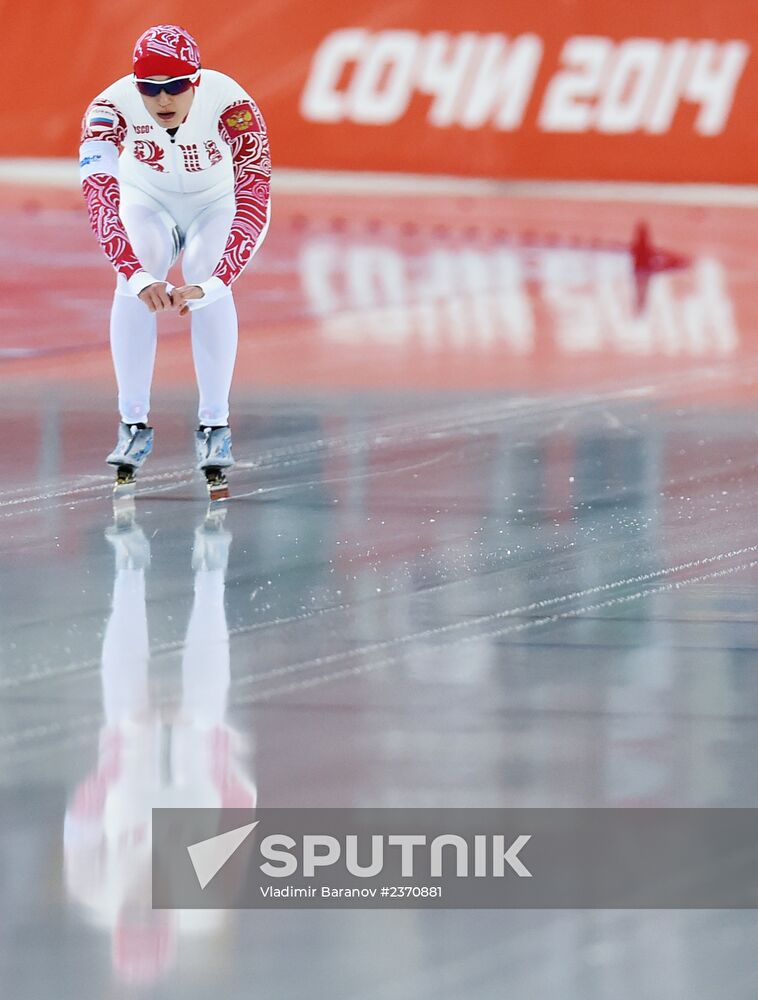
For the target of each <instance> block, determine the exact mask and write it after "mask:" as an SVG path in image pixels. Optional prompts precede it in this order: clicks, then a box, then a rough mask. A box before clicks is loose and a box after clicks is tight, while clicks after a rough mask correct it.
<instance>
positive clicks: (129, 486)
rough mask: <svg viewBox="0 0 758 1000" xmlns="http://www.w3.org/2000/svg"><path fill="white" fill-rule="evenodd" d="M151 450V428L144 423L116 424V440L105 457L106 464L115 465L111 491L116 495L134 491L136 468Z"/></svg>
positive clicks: (139, 466)
mask: <svg viewBox="0 0 758 1000" xmlns="http://www.w3.org/2000/svg"><path fill="white" fill-rule="evenodd" d="M152 450H153V428H152V427H147V426H146V425H145V424H125V423H123V422H122V423H120V424H119V425H118V441H117V442H116V447H115V448H114V449H113V451H112V452H111V453H110V455H109V456H108V457H107V458H106V460H105V461H106V462H107V463H108V465H115V466H116V482H115V483H114V485H113V492H114V493H115V494H116V495H119V496H123V495H129V494H132V493H133V492H134V488H135V484H136V482H137V470H138V469H140V468H141V467H142V464H143V462H144V461H145V459H146V458H147V456H148V455H149V454H150V452H151V451H152Z"/></svg>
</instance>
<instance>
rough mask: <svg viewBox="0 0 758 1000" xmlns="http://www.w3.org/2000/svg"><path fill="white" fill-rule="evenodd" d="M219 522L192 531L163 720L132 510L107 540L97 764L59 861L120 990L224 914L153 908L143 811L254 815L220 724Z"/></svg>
mask: <svg viewBox="0 0 758 1000" xmlns="http://www.w3.org/2000/svg"><path fill="white" fill-rule="evenodd" d="M225 513H226V512H225V511H224V510H223V509H221V510H213V511H212V512H210V513H209V514H208V516H207V517H206V518H205V520H204V521H203V523H202V524H201V525H200V526H199V527H198V528H197V529H196V531H195V538H194V545H193V550H192V569H193V570H194V580H195V593H194V603H193V606H192V612H191V615H190V619H189V625H188V627H187V634H186V639H185V644H184V651H183V656H182V690H181V700H180V704H179V705H178V706H177V707H176V708H175V709H172V710H170V711H167V710H166V709H161V708H159V707H151V705H150V696H149V678H148V668H149V660H150V648H149V642H148V627H147V612H146V605H145V570H146V569H147V567H148V566H149V563H150V543H149V542H148V540H147V538H146V537H145V534H144V532H143V531H142V529H141V528H140V527H139V525H138V524H137V523H136V520H135V516H134V509H133V507H132V508H131V509H129V508H126V509H121V510H119V511H118V512H117V514H116V518H115V521H114V524H113V526H112V527H110V528H108V530H107V531H106V537H107V539H108V541H109V542H110V544H111V545H112V546H113V549H114V553H115V570H116V573H115V580H114V586H113V608H112V612H111V616H110V619H109V621H108V625H107V628H106V631H105V637H104V640H103V651H102V695H103V709H104V714H105V723H104V725H103V728H102V730H101V733H100V747H99V751H98V760H97V764H96V766H95V768H94V770H93V772H92V773H91V774H90V776H89V777H88V778H86V780H84V781H83V782H82V783H81V784H80V785H79V787H78V788H77V789H76V792H75V793H74V795H73V797H72V798H71V800H70V802H69V805H68V809H67V810H66V818H65V824H64V851H65V863H66V882H67V887H68V890H69V892H70V894H71V896H72V897H73V898H74V899H76V900H77V902H79V903H81V904H82V905H83V906H84V907H85V908H86V910H87V913H88V915H89V916H90V918H91V919H92V920H93V921H94V922H96V923H97V924H98V925H100V926H102V927H106V928H108V930H109V931H110V933H111V935H112V958H113V963H114V967H115V968H116V969H117V971H118V973H119V975H120V976H121V977H122V978H123V979H125V980H128V981H133V982H143V983H149V982H153V981H155V980H157V979H158V978H159V977H160V976H161V975H162V974H163V973H164V972H165V971H167V970H168V969H169V968H170V967H171V965H172V963H173V960H174V957H175V953H176V949H177V944H178V939H179V937H180V935H182V934H193V933H194V934H197V933H210V932H213V931H217V930H220V929H221V928H222V926H223V922H224V913H223V911H203V910H194V911H193V910H187V911H184V910H181V911H160V910H153V909H152V900H151V894H152V886H151V849H152V845H151V810H152V809H153V808H156V807H203V808H224V807H229V808H252V807H253V806H254V805H255V802H256V791H255V786H254V785H253V783H252V781H251V780H250V778H249V777H248V776H247V775H246V774H245V770H244V766H243V762H242V759H241V757H242V750H243V747H242V738H241V737H240V735H239V734H237V733H235V732H234V731H233V730H232V729H231V728H230V727H229V726H228V725H227V724H226V722H225V713H226V703H227V695H228V689H229V676H230V674H229V632H228V627H227V623H226V613H225V610H224V576H225V573H226V567H227V562H228V558H229V547H230V544H231V540H232V536H231V533H230V532H229V531H228V530H226V528H225V527H224V517H225Z"/></svg>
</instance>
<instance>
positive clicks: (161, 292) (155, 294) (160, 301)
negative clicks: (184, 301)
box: [139, 281, 174, 313]
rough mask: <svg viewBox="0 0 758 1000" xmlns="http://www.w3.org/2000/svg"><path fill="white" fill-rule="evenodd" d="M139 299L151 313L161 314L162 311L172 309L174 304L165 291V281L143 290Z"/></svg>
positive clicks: (157, 282)
mask: <svg viewBox="0 0 758 1000" xmlns="http://www.w3.org/2000/svg"><path fill="white" fill-rule="evenodd" d="M139 297H140V298H141V299H142V301H143V302H144V303H145V305H146V306H147V308H148V309H149V310H150V312H151V313H154V312H163V311H164V309H173V308H174V303H173V301H172V299H171V295H170V293H169V292H168V291H167V289H166V282H165V281H156V282H155V283H154V284H152V285H148V286H147V288H143V289H142V291H141V292H140V293H139Z"/></svg>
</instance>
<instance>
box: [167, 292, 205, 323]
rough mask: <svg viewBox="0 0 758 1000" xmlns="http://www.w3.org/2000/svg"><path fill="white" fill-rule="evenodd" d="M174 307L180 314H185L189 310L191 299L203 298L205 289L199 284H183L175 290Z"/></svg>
mask: <svg viewBox="0 0 758 1000" xmlns="http://www.w3.org/2000/svg"><path fill="white" fill-rule="evenodd" d="M172 294H173V296H174V307H175V308H176V309H178V310H179V315H180V316H184V315H185V314H186V313H187V312H189V300H190V299H202V298H203V290H202V288H200V286H199V285H182V286H181V288H175V289H174V291H173V293H172Z"/></svg>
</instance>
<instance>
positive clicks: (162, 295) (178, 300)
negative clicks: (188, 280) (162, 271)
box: [139, 281, 203, 316]
mask: <svg viewBox="0 0 758 1000" xmlns="http://www.w3.org/2000/svg"><path fill="white" fill-rule="evenodd" d="M139 297H140V298H141V299H142V301H143V302H144V303H145V305H146V306H147V308H148V309H149V310H150V312H152V313H154V312H164V311H165V310H167V309H178V310H179V315H180V316H184V315H185V314H186V313H187V312H189V300H190V299H202V297H203V290H202V288H200V287H199V286H198V285H182V286H181V288H174V289H173V291H171V292H169V291H168V288H167V287H166V282H165V281H156V282H155V283H154V284H152V285H148V286H147V288H143V289H142V291H141V292H140V293H139Z"/></svg>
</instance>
